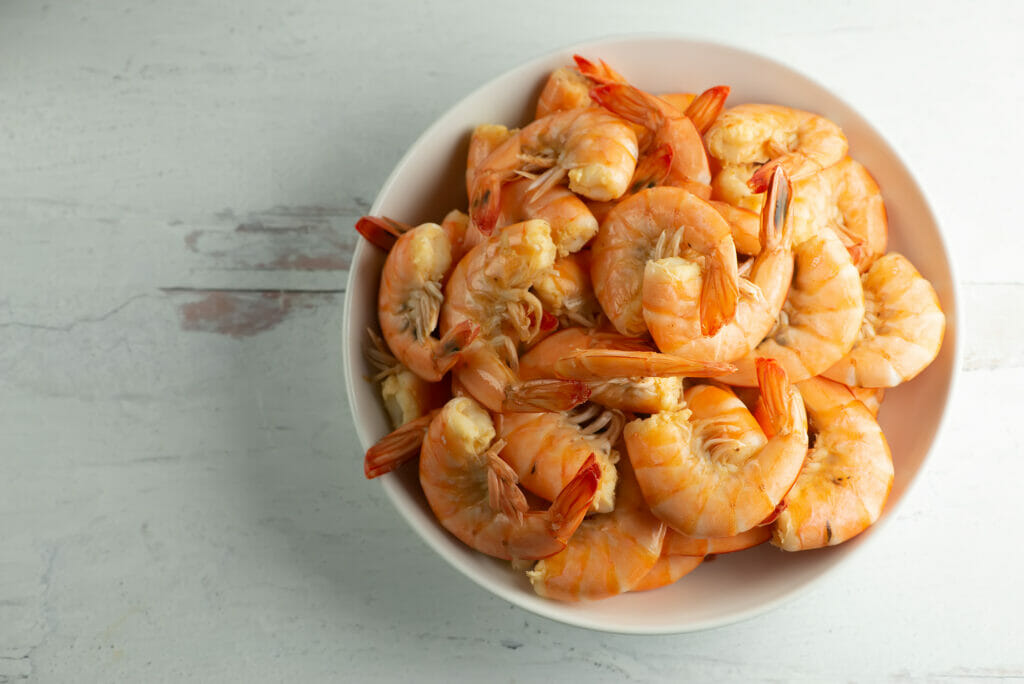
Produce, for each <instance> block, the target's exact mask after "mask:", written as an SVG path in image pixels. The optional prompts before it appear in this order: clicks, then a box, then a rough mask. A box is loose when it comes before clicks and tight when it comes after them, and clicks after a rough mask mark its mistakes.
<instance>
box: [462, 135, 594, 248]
mask: <svg viewBox="0 0 1024 684" xmlns="http://www.w3.org/2000/svg"><path fill="white" fill-rule="evenodd" d="M514 134H515V132H514V131H510V130H509V129H507V128H505V127H504V126H497V125H482V126H477V127H476V129H475V130H474V131H473V135H472V136H471V137H470V141H469V154H468V155H467V159H466V187H467V192H472V191H473V187H474V183H475V182H476V177H477V167H479V166H480V165H481V164H483V162H484V160H486V159H487V157H489V156H490V154H491V153H492V152H493V151H494V150H495V149H497V148H498V147H499V146H500V145H501V144H502V143H504V142H506V141H507V140H508V139H509V138H510V137H511V136H512V135H514ZM531 185H532V181H531V180H530V179H528V178H521V179H518V180H514V181H510V182H509V183H507V184H505V185H504V186H503V187H502V190H501V203H500V211H499V215H498V218H497V220H496V222H495V227H497V228H501V227H503V226H507V225H509V224H511V223H519V222H520V221H527V220H529V219H543V220H545V221H547V222H548V224H549V225H550V226H551V239H552V240H553V241H554V243H555V248H556V249H557V250H558V256H559V257H564V256H566V255H568V254H570V253H572V252H576V251H579V250H580V249H581V248H582V247H583V245H585V244H586V243H587V242H588V241H589V240H590V239H591V238H592V237H594V235H596V234H597V227H598V226H597V219H595V218H594V215H593V214H591V213H590V209H589V208H588V207H587V205H586V204H585V203H584V202H583V200H581V199H580V198H579V197H577V196H576V195H575V194H574V193H573V192H571V191H570V190H569V189H568V188H566V187H564V186H561V185H552V186H550V187H546V188H544V189H543V190H542V191H540V190H537V189H533V188H531ZM484 237H485V236H484V235H483V233H481V232H480V230H479V229H478V228H477V226H476V225H475V224H473V226H472V229H471V230H470V231H469V239H468V240H467V244H468V247H467V249H468V248H471V247H474V246H476V245H477V244H479V243H480V242H481V241H482V240H483V238H484Z"/></svg>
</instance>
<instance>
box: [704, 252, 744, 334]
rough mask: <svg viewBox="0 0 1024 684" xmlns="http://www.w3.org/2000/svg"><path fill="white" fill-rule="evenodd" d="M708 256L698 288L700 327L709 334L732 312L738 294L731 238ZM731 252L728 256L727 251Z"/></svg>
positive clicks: (727, 319) (737, 274)
mask: <svg viewBox="0 0 1024 684" xmlns="http://www.w3.org/2000/svg"><path fill="white" fill-rule="evenodd" d="M725 243H726V244H723V246H722V247H721V248H720V249H719V250H718V251H717V252H716V253H715V255H714V256H713V257H712V258H711V259H710V260H709V264H708V269H707V273H706V275H705V278H704V284H703V285H702V286H701V290H700V330H701V334H702V335H705V336H708V337H710V336H711V335H714V334H715V333H717V332H718V331H719V330H721V328H722V326H723V325H725V324H726V323H728V322H729V321H731V320H732V319H733V316H735V315H736V300H737V299H739V296H740V278H739V273H738V272H737V270H736V251H735V249H736V248H735V247H734V246H733V241H732V239H731V238H727V239H726V240H725ZM729 252H731V253H732V257H731V258H729V256H728V253H729Z"/></svg>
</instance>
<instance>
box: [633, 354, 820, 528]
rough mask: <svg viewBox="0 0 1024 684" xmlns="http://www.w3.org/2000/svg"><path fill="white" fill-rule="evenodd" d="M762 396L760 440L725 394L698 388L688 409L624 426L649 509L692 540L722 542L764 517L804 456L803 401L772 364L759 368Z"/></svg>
mask: <svg viewBox="0 0 1024 684" xmlns="http://www.w3.org/2000/svg"><path fill="white" fill-rule="evenodd" d="M758 371H759V373H758V375H759V380H760V381H761V382H760V387H761V393H762V396H763V397H765V402H766V406H767V411H768V415H769V416H770V418H771V420H772V424H773V425H774V426H775V427H776V430H777V432H776V433H775V434H774V435H772V437H771V438H769V439H767V440H765V436H764V433H763V432H762V431H761V429H760V427H758V425H757V422H756V421H755V420H754V418H753V416H751V415H750V412H749V411H748V410H747V409H746V407H745V406H744V405H743V402H741V401H740V400H739V399H737V398H736V396H735V395H733V394H732V393H731V392H728V391H726V390H723V389H721V388H719V387H716V386H714V385H702V386H699V389H697V388H692V389H695V390H696V391H695V392H692V393H691V394H690V395H689V398H688V401H687V403H688V405H689V406H690V409H689V410H682V411H673V412H663V413H659V414H655V415H653V416H651V417H650V418H647V419H644V420H636V421H633V422H631V423H629V424H627V425H626V428H625V432H624V434H625V439H626V446H627V449H628V452H629V460H630V462H631V463H632V464H633V468H634V469H635V471H636V475H637V480H638V481H639V482H640V488H641V490H642V491H643V494H644V499H646V500H647V503H648V504H649V505H650V507H651V511H652V512H653V513H654V514H655V515H656V516H658V517H659V518H661V519H662V520H664V521H665V522H666V523H667V524H668V525H669V526H670V527H672V528H673V529H675V530H677V531H679V532H682V533H683V534H686V535H689V536H695V537H727V536H732V535H735V534H738V533H740V532H744V531H746V530H749V529H751V528H752V527H754V526H755V525H758V524H760V523H761V522H762V521H764V520H765V519H766V518H768V517H769V516H770V515H771V514H772V513H773V512H774V510H775V508H776V506H777V505H778V504H779V502H780V501H781V500H782V497H783V496H784V495H785V494H786V492H787V491H789V488H790V486H792V484H793V481H794V479H795V478H796V476H797V473H798V472H799V471H800V466H801V464H802V463H803V459H804V455H805V454H806V452H807V422H806V416H805V413H804V407H803V402H802V401H801V399H800V395H799V393H798V392H797V391H796V388H795V387H792V386H791V385H790V384H789V382H788V380H787V379H786V375H785V372H784V371H783V370H782V369H781V368H780V367H779V366H778V364H775V363H774V362H772V361H762V362H761V363H759V364H758Z"/></svg>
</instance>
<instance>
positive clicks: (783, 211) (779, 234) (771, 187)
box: [760, 166, 793, 250]
mask: <svg viewBox="0 0 1024 684" xmlns="http://www.w3.org/2000/svg"><path fill="white" fill-rule="evenodd" d="M775 169H776V170H775V171H774V172H773V173H772V176H771V181H770V182H769V184H768V194H767V195H766V196H765V202H764V208H763V209H762V210H761V235H760V238H761V249H765V250H770V249H775V248H776V247H778V246H779V245H784V244H786V242H787V241H788V240H789V239H790V235H791V229H790V226H789V222H788V221H786V216H787V212H788V211H789V201H790V198H791V197H792V196H793V184H792V183H791V182H790V181H789V177H788V176H787V175H786V170H785V169H784V168H782V167H781V166H776V167H775Z"/></svg>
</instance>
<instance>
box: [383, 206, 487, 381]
mask: <svg viewBox="0 0 1024 684" xmlns="http://www.w3.org/2000/svg"><path fill="white" fill-rule="evenodd" d="M450 266H451V246H450V244H449V241H448V237H447V235H446V234H445V232H444V229H442V228H441V226H439V225H437V224H436V223H425V224H423V225H422V226H419V227H417V228H414V229H412V230H410V231H408V232H406V233H403V234H402V235H401V237H399V238H398V240H397V241H396V242H395V245H394V246H393V247H392V248H391V251H390V252H388V256H387V259H386V260H385V262H384V269H383V271H381V277H380V292H379V293H378V297H377V315H378V318H379V320H380V329H381V333H382V334H383V335H384V339H385V341H386V342H387V343H388V347H389V348H390V349H391V351H392V353H393V354H394V355H395V357H396V358H397V359H398V360H399V361H401V362H402V364H403V365H405V366H406V367H407V368H408V369H409V370H411V371H412V372H413V373H415V374H416V375H418V376H419V377H421V378H423V379H424V380H427V381H428V382H438V381H439V380H440V379H441V378H442V377H443V376H444V374H445V373H447V372H448V371H449V370H451V368H452V367H453V366H455V364H456V363H457V362H458V360H459V355H460V354H461V352H462V351H463V350H464V349H465V348H466V347H467V346H468V345H469V344H470V343H471V342H472V341H473V339H474V338H475V337H476V334H477V332H478V329H477V326H476V325H474V324H473V323H472V322H471V321H459V322H457V323H456V324H454V325H450V326H448V327H447V328H446V329H445V330H444V331H443V332H444V334H443V336H442V337H441V339H440V340H438V339H437V338H435V337H432V336H431V333H432V332H433V330H434V328H435V327H436V326H437V321H438V314H439V312H440V310H441V304H442V301H443V299H444V297H443V295H442V293H441V280H442V278H443V277H444V275H445V273H446V272H447V271H448V269H449V267H450Z"/></svg>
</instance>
